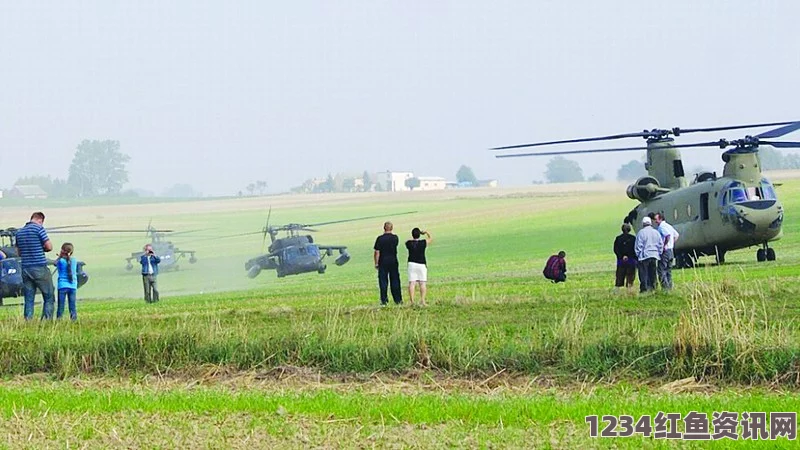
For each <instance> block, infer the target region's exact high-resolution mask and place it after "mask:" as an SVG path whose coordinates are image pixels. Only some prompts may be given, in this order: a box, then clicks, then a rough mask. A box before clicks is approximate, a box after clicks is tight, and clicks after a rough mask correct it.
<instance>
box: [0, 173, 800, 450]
mask: <svg viewBox="0 0 800 450" xmlns="http://www.w3.org/2000/svg"><path fill="white" fill-rule="evenodd" d="M621 193H622V187H621V186H618V185H615V184H600V185H588V184H587V185H575V186H569V187H553V186H537V187H530V188H524V189H518V190H475V191H470V190H465V191H447V192H432V193H426V192H419V193H406V194H402V195H400V194H363V195H362V194H353V195H323V196H276V197H264V198H252V199H230V200H205V201H193V202H188V203H174V202H173V203H165V204H128V205H76V206H73V207H69V208H67V207H53V208H47V209H45V213H46V214H47V215H48V218H47V225H49V226H57V225H71V224H86V223H88V224H94V225H95V227H96V228H121V227H125V228H131V227H136V228H142V229H143V228H144V227H146V226H147V223H148V222H149V221H150V220H152V223H153V224H154V225H155V226H157V227H163V228H171V229H175V230H177V231H190V232H189V233H186V234H182V235H179V236H178V235H176V236H175V238H174V240H173V241H174V243H175V244H176V245H177V246H178V247H180V248H182V249H193V250H196V251H197V255H198V258H199V261H198V263H197V264H194V265H189V264H181V270H180V271H178V272H174V273H164V274H162V275H161V276H160V277H159V283H160V287H161V291H162V293H163V296H164V300H163V301H162V302H160V303H158V304H155V305H147V304H145V303H144V302H143V301H142V300H141V299H140V295H141V294H140V290H141V287H140V286H141V281H140V278H139V277H138V276H137V275H136V274H135V273H130V272H126V271H125V269H124V265H125V263H124V257H126V256H128V254H129V253H130V252H133V251H137V250H138V249H139V248H141V246H142V245H143V244H144V243H145V242H146V240H145V236H144V233H141V234H139V235H133V236H129V237H126V236H103V235H56V234H53V235H51V237H52V238H53V240H54V242H55V243H57V244H60V243H61V242H63V241H65V240H70V241H71V242H73V243H74V244H75V247H76V256H77V257H78V258H80V259H82V260H84V261H86V262H87V264H88V265H87V269H88V270H89V271H90V276H91V281H90V283H89V284H88V285H87V286H86V287H85V288H83V289H81V291H80V292H79V298H80V300H79V312H78V313H79V321H78V322H77V323H75V324H72V323H55V324H40V323H24V322H23V321H22V320H21V315H22V312H21V306H19V304H18V303H19V302H18V301H17V304H16V305H11V306H6V307H3V308H0V367H2V370H3V374H4V377H5V382H4V384H3V387H2V388H0V397H2V398H0V405H2V407H0V413H2V414H3V415H4V417H5V419H6V420H5V421H4V422H3V428H2V435H3V437H2V438H0V446H2V445H6V446H8V447H10V448H18V447H29V448H42V447H43V446H44V447H46V446H52V447H65V446H66V447H68V448H73V447H83V446H86V445H88V446H106V447H119V446H122V447H164V446H166V447H203V448H231V447H236V448H244V447H275V446H281V447H292V448H295V447H296V448H300V447H303V448H305V447H341V446H344V447H371V446H377V447H482V448H486V447H497V446H499V447H553V448H573V447H577V446H580V447H608V446H617V447H620V446H621V447H641V446H645V447H651V446H652V447H662V446H667V445H668V443H665V442H663V441H657V440H653V439H649V438H645V439H642V438H627V439H607V440H596V439H595V440H592V439H590V438H589V437H588V426H587V425H586V424H585V423H584V419H583V418H584V416H586V415H589V414H600V415H602V414H616V415H619V414H631V415H635V416H638V415H642V414H650V415H655V414H656V413H657V412H658V411H665V412H667V411H670V412H680V413H682V414H684V415H685V414H686V413H688V412H689V411H691V410H698V411H704V412H707V413H709V414H710V413H711V412H713V411H721V410H728V411H742V412H743V411H767V412H769V411H792V410H796V409H797V408H796V406H795V405H796V404H797V401H798V398H797V397H798V392H797V387H798V385H799V384H800V358H798V356H797V355H798V350H800V345H798V342H800V341H799V340H798V331H797V318H798V306H797V302H796V299H797V298H798V291H800V288H798V283H797V281H798V271H797V270H796V267H797V264H798V261H800V223H799V222H798V221H797V219H796V218H797V217H798V215H799V214H800V201H798V200H797V199H798V193H800V180H787V181H785V182H784V185H783V186H782V187H780V190H779V195H780V197H781V199H782V201H783V203H784V206H785V208H786V220H785V222H784V233H785V237H784V239H782V240H781V241H778V242H776V243H775V245H774V247H775V249H776V251H777V254H778V260H777V261H775V262H769V263H756V262H755V249H753V250H752V251H751V250H742V251H738V252H734V253H731V254H729V255H728V258H727V260H728V263H727V264H726V265H724V266H721V267H718V266H715V265H711V264H710V262H711V261H710V260H709V261H706V263H707V264H705V265H702V266H701V267H698V268H696V269H693V270H685V271H676V272H675V274H674V277H675V282H676V289H675V291H674V292H673V293H671V294H660V293H659V294H656V295H652V296H646V297H638V296H629V295H625V294H618V293H615V292H613V289H612V286H613V269H614V267H613V265H614V264H613V262H614V259H613V254H612V252H611V245H612V242H613V238H614V236H615V235H616V234H618V232H619V228H618V227H619V224H620V221H621V219H622V217H623V216H624V215H625V214H626V213H627V211H629V210H630V208H631V207H633V205H634V202H632V201H630V200H627V199H625V198H624V196H623V195H622V194H621ZM38 206H40V205H29V206H25V207H23V206H13V207H8V208H4V209H3V210H2V211H0V221H2V223H3V224H4V226H10V225H17V226H18V225H19V224H21V223H24V221H25V219H26V218H27V216H28V215H29V214H30V211H31V210H32V208H37V207H38ZM270 206H272V216H271V219H270V222H271V224H282V223H287V222H299V223H315V222H324V221H329V220H338V219H346V218H351V217H362V216H372V215H383V216H385V217H386V218H387V219H391V220H393V221H394V223H395V226H396V232H397V233H398V234H399V235H400V236H401V238H405V237H406V236H407V235H408V234H409V230H410V229H411V228H412V227H414V226H421V227H424V228H426V229H429V230H430V231H431V233H432V234H433V236H434V240H435V242H434V245H433V246H432V247H431V248H430V249H429V250H428V258H429V274H430V278H431V282H430V292H429V295H430V303H431V305H430V306H429V307H427V308H422V309H421V308H410V307H408V306H405V307H393V306H390V307H388V308H379V307H378V305H377V304H378V301H377V286H376V282H375V271H374V269H373V268H372V243H373V241H374V239H375V237H376V236H377V235H378V234H379V233H380V232H381V224H382V222H383V219H382V218H380V219H372V220H366V221H360V222H351V223H346V224H335V225H330V226H325V227H321V228H320V232H319V233H317V234H316V235H315V241H316V242H318V243H323V244H329V243H330V244H344V245H348V246H349V250H350V253H351V254H352V257H353V258H352V260H351V261H350V262H349V263H348V264H347V265H345V266H343V267H335V266H333V264H329V269H328V272H327V273H326V274H324V275H317V274H307V275H301V276H292V277H287V278H284V279H280V280H279V279H277V278H276V277H275V275H274V273H269V272H264V273H262V274H261V275H260V276H259V277H258V278H256V279H254V280H251V279H248V278H246V276H245V271H244V262H245V261H246V260H247V259H248V258H250V257H253V256H256V255H258V254H259V253H260V252H261V249H262V243H261V237H260V236H257V235H256V236H250V237H243V238H229V239H221V238H218V236H221V235H229V234H237V233H244V232H248V231H258V230H259V229H261V228H262V227H263V226H264V222H265V220H266V218H267V217H266V216H267V209H268V208H269V207H270ZM406 211H416V213H414V214H408V215H393V214H397V213H400V212H406ZM561 249H563V250H565V251H566V252H567V259H568V264H569V269H570V270H569V273H570V281H569V282H568V283H566V284H563V285H552V284H550V283H547V282H545V280H543V279H542V277H541V266H542V265H543V263H544V260H545V259H546V258H547V256H549V255H550V254H552V253H554V252H556V251H558V250H561ZM402 277H403V278H405V276H404V275H403V276H402ZM9 302H10V303H13V302H14V299H11V300H10V301H9ZM39 308H40V306H38V305H37V311H36V312H37V314H38V313H39ZM740 444H741V443H740ZM720 445H721V444H720Z"/></svg>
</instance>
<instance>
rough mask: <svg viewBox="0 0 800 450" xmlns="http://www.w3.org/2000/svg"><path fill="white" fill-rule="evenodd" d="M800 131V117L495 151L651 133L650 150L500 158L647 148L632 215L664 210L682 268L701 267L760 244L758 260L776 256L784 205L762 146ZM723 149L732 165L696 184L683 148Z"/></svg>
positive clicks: (632, 219)
mask: <svg viewBox="0 0 800 450" xmlns="http://www.w3.org/2000/svg"><path fill="white" fill-rule="evenodd" d="M762 127H778V128H774V129H771V130H769V131H766V132H764V133H761V134H758V135H756V136H745V137H744V138H743V139H737V140H732V141H728V140H726V139H720V140H718V141H712V142H700V143H694V144H674V139H673V137H672V136H676V137H677V136H680V135H683V134H689V133H700V132H717V131H729V130H738V129H745V128H762ZM798 129H800V121H792V122H775V123H760V124H751V125H733V126H725V127H713V128H694V129H681V128H672V129H669V130H661V129H653V130H649V131H648V130H645V131H642V132H638V133H625V134H617V135H610V136H600V137H592V138H581V139H568V140H560V141H550V142H539V143H533V144H522V145H512V146H507V147H496V148H493V149H491V150H510V149H517V148H525V147H539V146H545V145H556V144H570V143H581V142H596V141H607V140H616V139H626V138H644V139H645V140H646V141H647V146H646V147H626V148H609V149H592V150H571V151H551V152H539V153H517V154H503V155H497V157H498V158H511V157H521V156H549V155H565V154H581V153H607V152H625V151H641V150H646V151H647V162H646V163H645V168H646V169H647V172H648V175H647V176H644V177H641V178H639V179H638V180H636V181H635V182H634V183H633V184H631V185H630V186H628V188H627V190H626V193H627V195H628V197H629V198H631V199H633V200H638V201H639V205H638V206H636V207H635V208H633V209H632V210H631V211H630V212H629V213H628V215H627V216H626V217H625V219H624V220H625V222H628V223H630V224H631V225H632V226H633V227H634V228H635V229H637V230H638V228H639V226H640V222H641V220H640V219H641V218H642V217H644V216H645V215H647V214H649V213H651V212H653V213H661V214H663V215H664V217H665V218H666V219H667V221H668V222H670V223H671V224H672V225H673V226H674V227H675V228H676V229H677V230H678V232H679V233H680V235H681V237H680V239H678V240H677V241H676V243H675V261H676V266H677V267H682V268H683V267H692V266H694V264H695V262H696V261H697V258H698V257H699V256H714V257H715V258H716V261H717V263H719V264H722V263H724V262H725V253H726V252H728V251H731V250H737V249H742V248H747V247H752V246H759V247H760V248H759V249H758V251H757V252H756V259H757V261H759V262H762V261H773V260H775V258H776V255H775V250H774V249H773V248H771V247H770V246H769V243H770V242H772V241H775V240H778V239H780V238H781V236H782V234H783V231H782V229H781V226H782V223H783V217H784V210H783V206H782V205H781V203H780V201H779V200H778V197H777V194H776V193H775V187H774V185H773V184H772V183H771V182H770V181H769V180H768V179H767V178H766V177H765V176H764V175H763V174H762V173H761V161H760V159H759V156H758V148H759V146H761V145H769V146H772V147H775V148H800V142H778V141H768V140H765V139H774V138H779V137H781V136H784V135H786V134H789V133H791V132H793V131H796V130H798ZM702 147H706V148H707V147H719V148H720V149H722V150H724V151H723V152H722V161H723V162H724V163H725V166H724V169H723V172H722V176H721V177H718V176H717V174H716V172H704V173H699V174H696V176H695V178H694V180H693V181H692V182H691V183H690V182H689V181H688V180H687V179H686V177H685V173H684V170H683V163H682V161H681V152H680V150H679V149H681V148H702Z"/></svg>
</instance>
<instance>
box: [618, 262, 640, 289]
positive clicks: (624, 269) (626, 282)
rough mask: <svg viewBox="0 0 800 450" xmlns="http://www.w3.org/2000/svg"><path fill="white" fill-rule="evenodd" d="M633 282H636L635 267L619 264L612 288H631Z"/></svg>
mask: <svg viewBox="0 0 800 450" xmlns="http://www.w3.org/2000/svg"><path fill="white" fill-rule="evenodd" d="M634 281H636V266H635V265H633V264H619V265H618V266H617V273H616V280H615V282H614V286H616V287H622V286H626V287H632V286H633V282H634Z"/></svg>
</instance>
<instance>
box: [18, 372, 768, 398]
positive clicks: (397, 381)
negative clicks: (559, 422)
mask: <svg viewBox="0 0 800 450" xmlns="http://www.w3.org/2000/svg"><path fill="white" fill-rule="evenodd" d="M618 382H619V380H613V379H602V378H601V379H593V378H585V379H575V378H566V377H562V376H556V375H528V374H520V373H511V372H507V371H505V370H500V371H498V372H496V373H493V374H486V375H483V376H480V377H471V378H466V377H457V376H451V375H448V374H445V373H441V372H436V371H431V370H424V369H418V370H411V371H405V372H402V373H372V374H326V373H324V372H322V371H320V370H317V369H314V368H310V367H296V366H276V367H273V368H270V369H267V370H261V371H249V372H242V371H237V370H236V369H234V368H226V367H221V366H206V367H200V368H197V369H194V370H189V371H182V372H169V373H163V374H156V375H146V376H131V377H122V376H120V377H95V376H81V377H75V378H68V379H66V380H56V379H55V378H54V377H53V376H52V375H49V374H33V375H25V376H17V377H13V378H11V379H7V380H6V381H5V382H4V384H6V385H8V386H14V385H29V384H49V383H59V384H61V383H66V384H69V385H70V386H71V387H72V388H75V389H103V388H108V389H113V388H126V389H134V390H138V389H146V390H156V391H166V390H173V389H194V388H215V389H226V390H230V391H232V392H233V391H240V390H263V391H310V390H319V389H332V390H335V391H339V392H342V393H346V392H354V391H358V392H363V393H365V394H408V395H413V394H424V393H434V392H440V393H450V394H454V393H469V394H481V395H486V394H500V393H507V394H514V395H528V394H540V393H544V392H549V393H553V392H557V393H563V394H565V395H567V394H585V395H591V394H592V393H593V392H595V391H596V390H597V389H603V388H611V387H613V386H614V385H616V384H617V383H618ZM636 385H637V386H639V387H641V388H645V389H647V390H651V391H653V392H661V393H668V394H682V393H712V392H717V391H719V390H720V389H721V387H720V386H717V385H713V384H709V383H706V382H704V381H702V380H696V379H693V378H692V379H689V378H687V379H682V380H676V381H668V380H662V379H652V380H649V381H642V382H637V383H636ZM737 388H742V389H746V387H742V386H737ZM760 388H761V389H769V386H760Z"/></svg>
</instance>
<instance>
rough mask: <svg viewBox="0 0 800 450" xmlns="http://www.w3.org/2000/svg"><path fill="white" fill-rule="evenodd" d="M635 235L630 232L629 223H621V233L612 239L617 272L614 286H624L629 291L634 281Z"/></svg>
mask: <svg viewBox="0 0 800 450" xmlns="http://www.w3.org/2000/svg"><path fill="white" fill-rule="evenodd" d="M635 246H636V237H635V236H633V235H632V234H631V226H630V224H627V223H624V224H622V234H620V235H619V236H617V238H616V239H614V254H615V255H616V256H617V273H616V281H615V283H614V286H615V287H616V288H617V289H619V288H621V287H622V286H625V287H626V288H628V290H629V291H630V290H631V289H633V282H634V281H636V248H635Z"/></svg>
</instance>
